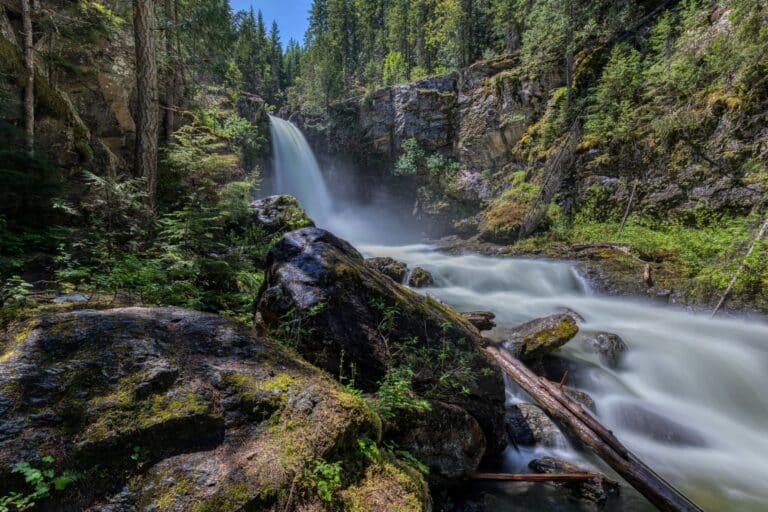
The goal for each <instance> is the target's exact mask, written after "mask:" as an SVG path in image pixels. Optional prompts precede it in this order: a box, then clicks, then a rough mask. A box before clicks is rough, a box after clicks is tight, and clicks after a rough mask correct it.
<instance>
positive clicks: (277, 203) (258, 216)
mask: <svg viewBox="0 0 768 512" xmlns="http://www.w3.org/2000/svg"><path fill="white" fill-rule="evenodd" d="M250 210H251V215H252V218H253V221H254V223H256V224H257V225H258V226H260V227H261V228H262V229H263V230H264V232H265V233H266V234H268V235H275V234H282V233H286V232H288V231H293V230H294V229H300V228H304V227H307V226H314V225H315V223H314V222H312V219H310V218H309V217H308V216H307V214H306V213H305V212H304V210H302V208H301V205H299V201H298V199H296V198H295V197H293V196H288V195H282V196H270V197H265V198H264V199H259V200H257V201H254V202H252V203H251V204H250Z"/></svg>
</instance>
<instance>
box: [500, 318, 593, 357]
mask: <svg viewBox="0 0 768 512" xmlns="http://www.w3.org/2000/svg"><path fill="white" fill-rule="evenodd" d="M578 332H579V326H578V325H576V320H575V319H574V318H573V316H572V315H570V314H568V313H560V314H557V315H550V316H547V317H544V318H537V319H535V320H531V321H530V322H526V323H524V324H522V325H520V326H518V327H516V328H515V329H514V330H513V331H512V332H511V333H510V334H509V335H508V338H507V341H505V343H504V346H505V347H506V348H507V349H508V350H510V351H512V352H513V353H514V354H515V355H516V356H517V357H519V358H520V359H524V360H532V359H538V358H540V357H542V356H545V355H547V354H549V353H550V352H552V351H554V350H556V349H558V348H560V347H562V346H563V345H565V344H566V343H568V342H569V341H570V340H571V339H572V338H573V337H574V336H576V334H577V333H578Z"/></svg>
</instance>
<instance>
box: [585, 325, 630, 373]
mask: <svg viewBox="0 0 768 512" xmlns="http://www.w3.org/2000/svg"><path fill="white" fill-rule="evenodd" d="M584 345H585V347H586V348H587V350H590V351H591V352H594V353H596V354H598V356H599V357H600V361H601V362H602V363H603V364H604V365H606V366H608V367H609V368H618V367H619V365H620V364H621V359H622V356H623V355H624V352H626V351H627V344H626V343H625V342H624V340H623V339H621V337H619V336H618V335H617V334H613V333H610V332H599V333H597V334H595V335H594V336H590V337H589V338H586V339H585V340H584Z"/></svg>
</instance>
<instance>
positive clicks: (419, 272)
mask: <svg viewBox="0 0 768 512" xmlns="http://www.w3.org/2000/svg"><path fill="white" fill-rule="evenodd" d="M434 284H435V280H434V278H433V277H432V274H430V273H429V272H428V271H426V270H424V269H423V268H421V267H416V268H414V269H413V272H411V274H410V275H409V276H408V286H410V287H411V288H426V287H428V286H433V285H434Z"/></svg>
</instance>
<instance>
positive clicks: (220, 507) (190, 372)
mask: <svg viewBox="0 0 768 512" xmlns="http://www.w3.org/2000/svg"><path fill="white" fill-rule="evenodd" d="M4 338H5V343H4V344H3V345H2V347H3V349H4V353H3V355H2V359H0V382H1V383H2V384H1V385H0V412H1V413H2V419H0V432H1V434H0V441H1V442H0V495H5V494H7V493H9V492H11V491H21V492H23V491H24V489H25V485H26V484H25V483H24V481H23V480H21V479H20V478H18V475H16V474H12V473H11V472H10V469H11V467H12V465H13V464H15V463H18V462H22V461H26V462H29V463H30V464H32V465H33V466H36V465H40V464H41V460H42V457H43V456H46V455H50V456H52V457H54V459H55V463H54V464H55V469H56V470H57V471H63V470H71V471H76V472H78V473H79V474H80V475H81V476H82V479H81V480H79V481H78V482H76V483H75V485H74V486H72V487H71V488H69V489H68V490H66V491H64V492H58V493H55V494H54V496H52V497H51V499H50V500H49V501H46V502H43V503H41V504H40V508H41V509H43V510H54V509H55V510H61V509H66V510H84V509H89V510H105V509H111V508H110V507H113V508H114V509H115V510H117V509H119V510H124V509H125V510H128V509H130V510H134V509H141V510H145V509H151V510H157V511H189V510H193V511H217V512H219V511H222V512H225V511H234V510H243V509H249V510H261V509H267V508H273V507H274V508H276V509H278V510H286V509H288V508H290V507H292V506H297V507H298V506H300V505H301V504H302V503H304V502H307V503H314V502H318V498H317V490H316V488H315V486H314V484H313V483H312V482H311V480H310V479H308V478H307V475H308V474H311V472H312V468H313V465H314V463H315V461H316V460H318V459H327V460H340V461H342V462H344V464H345V467H348V468H351V469H350V470H349V474H348V475H347V478H346V479H345V486H347V487H349V486H357V485H359V484H358V482H361V481H365V480H366V479H367V478H368V473H369V472H372V471H377V473H376V474H377V475H378V476H377V480H376V481H377V482H378V483H377V485H379V486H381V487H383V488H392V489H406V488H407V489H423V487H424V481H423V479H422V478H421V477H420V476H419V475H418V474H415V473H408V472H405V471H399V472H395V471H392V472H386V471H380V470H379V469H375V470H374V469H369V466H370V465H371V464H373V462H370V461H367V460H362V459H361V458H360V456H359V454H358V450H359V448H358V439H360V438H366V439H370V440H373V441H378V440H379V439H380V438H381V428H382V427H381V420H380V419H379V417H378V415H377V414H376V413H375V412H374V411H373V410H372V409H371V408H370V407H369V406H368V405H367V404H366V402H365V401H364V400H363V399H362V398H360V397H358V396H356V395H352V394H350V393H348V392H346V391H345V390H344V389H343V388H341V387H340V386H339V385H338V384H336V383H335V382H333V381H332V380H331V379H329V378H328V377H327V376H326V375H325V374H323V372H321V371H320V370H318V369H316V368H314V367H312V366H310V365H309V364H307V363H306V362H305V361H303V360H301V359H300V358H299V357H297V356H295V355H293V354H291V353H290V352H289V351H287V350H285V349H284V348H281V347H280V346H279V345H277V344H276V343H274V342H272V341H269V340H267V339H263V338H258V337H256V336H254V335H253V334H252V333H251V332H249V331H247V330H246V329H245V328H244V327H242V326H241V325H240V324H237V323H236V322H233V321H231V320H228V319H225V318H223V317H218V316H214V315H208V314H203V313H198V312H193V311H187V310H182V309H175V308H156V309H148V308H122V309H109V310H100V311H97V310H78V311H70V312H58V313H51V312H42V313H40V314H39V315H37V316H34V317H32V318H29V319H27V320H23V321H20V322H19V323H17V324H15V325H13V326H11V327H10V328H9V329H8V331H7V332H6V333H5V336H4ZM342 490H343V489H342ZM403 496H404V494H403V493H394V492H393V493H390V494H389V495H387V496H383V497H379V501H377V502H376V503H378V504H380V505H381V507H380V508H371V509H369V510H392V509H393V507H394V508H397V507H399V506H400V504H401V503H403V499H404V498H403ZM414 496H418V499H416V498H414V499H413V500H411V501H409V502H408V503H412V504H413V506H414V507H415V508H413V510H422V509H424V508H425V507H426V503H428V501H429V499H428V496H427V495H426V494H425V493H424V492H422V493H421V494H414ZM340 500H341V498H335V499H334V500H333V501H332V502H330V503H324V506H326V507H327V508H330V509H335V508H338V507H341V501H340ZM119 507H127V508H119Z"/></svg>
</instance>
